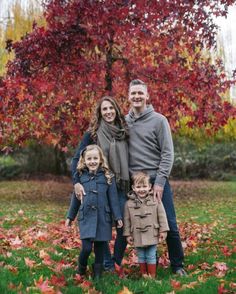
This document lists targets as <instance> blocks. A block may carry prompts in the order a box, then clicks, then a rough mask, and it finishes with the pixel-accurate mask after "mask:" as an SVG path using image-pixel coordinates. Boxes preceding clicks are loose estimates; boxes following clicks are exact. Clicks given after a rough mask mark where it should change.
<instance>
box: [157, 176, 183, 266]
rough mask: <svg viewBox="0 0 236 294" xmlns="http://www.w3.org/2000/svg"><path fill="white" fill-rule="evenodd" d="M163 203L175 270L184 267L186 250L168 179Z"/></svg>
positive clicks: (170, 253)
mask: <svg viewBox="0 0 236 294" xmlns="http://www.w3.org/2000/svg"><path fill="white" fill-rule="evenodd" d="M154 180H155V178H154V177H151V183H152V184H154ZM162 203H163V206H164V208H165V211H166V216H167V220H168V224H169V228H170V230H169V232H168V233H167V238H166V242H167V246H168V253H169V259H170V264H171V268H172V271H173V272H176V271H177V270H178V269H180V268H183V261H184V252H183V247H182V244H181V240H180V235H179V229H178V226H177V221H176V214H175V207H174V202H173V193H172V191H171V187H170V184H169V181H168V180H166V184H165V186H164V191H163V196H162Z"/></svg>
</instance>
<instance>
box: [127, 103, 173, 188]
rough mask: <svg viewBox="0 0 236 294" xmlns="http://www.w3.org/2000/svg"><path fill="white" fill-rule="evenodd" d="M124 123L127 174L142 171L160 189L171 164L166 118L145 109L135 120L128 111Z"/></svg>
mask: <svg viewBox="0 0 236 294" xmlns="http://www.w3.org/2000/svg"><path fill="white" fill-rule="evenodd" d="M126 121H127V124H128V126H129V169H130V172H131V174H133V173H134V172H137V171H145V172H147V173H148V174H149V175H151V176H155V177H156V179H155V184H158V185H160V186H164V185H165V182H166V179H167V178H168V177H169V175H170V172H171V169H172V166H173V161H174V148H173V141H172V136H171V130H170V126H169V123H168V121H167V119H166V117H165V116H163V115H161V114H160V113H157V112H155V111H154V109H153V106H152V105H148V106H147V108H146V109H145V110H144V111H143V112H142V113H141V114H140V115H139V116H138V117H135V116H134V113H133V112H132V111H130V112H129V114H128V115H127V116H126Z"/></svg>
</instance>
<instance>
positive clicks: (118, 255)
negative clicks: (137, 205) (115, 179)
mask: <svg viewBox="0 0 236 294" xmlns="http://www.w3.org/2000/svg"><path fill="white" fill-rule="evenodd" d="M118 197H119V202H120V209H121V215H122V218H123V216H124V207H125V202H126V201H127V197H126V195H125V192H124V191H122V190H119V189H118ZM126 246H127V241H126V237H124V236H123V228H116V239H115V244H114V253H113V256H112V255H111V251H110V248H109V242H106V243H105V246H104V262H103V264H104V269H105V270H113V269H114V263H116V264H118V265H121V262H122V259H123V257H124V254H125V249H126Z"/></svg>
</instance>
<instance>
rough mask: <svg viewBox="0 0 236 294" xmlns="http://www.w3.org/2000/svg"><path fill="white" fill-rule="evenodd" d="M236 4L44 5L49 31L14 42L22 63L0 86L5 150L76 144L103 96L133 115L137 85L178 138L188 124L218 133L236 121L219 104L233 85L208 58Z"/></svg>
mask: <svg viewBox="0 0 236 294" xmlns="http://www.w3.org/2000/svg"><path fill="white" fill-rule="evenodd" d="M235 2H236V1H233V0H217V1H210V0H201V1H185V0H175V1H164V0H160V1H156V0H136V1H131V0H50V1H49V0H48V1H46V2H45V3H44V5H45V17H46V21H47V26H46V27H45V28H44V27H38V26H37V25H36V24H35V25H34V30H33V32H32V33H30V34H27V35H26V36H24V37H23V38H22V40H21V41H20V42H16V43H14V44H12V43H11V42H8V49H9V50H14V52H15V59H14V60H13V61H12V62H10V63H9V64H8V71H7V75H6V77H4V79H2V81H1V84H0V97H1V100H0V109H1V111H0V116H1V137H2V143H4V144H9V143H15V144H22V143H24V142H26V141H27V140H28V139H32V138H33V139H37V140H39V141H42V142H46V143H48V144H53V145H57V146H59V147H60V148H62V149H63V148H64V147H65V146H66V145H67V144H72V145H74V144H76V143H77V141H78V136H80V135H81V133H83V132H84V130H85V128H86V127H87V125H88V122H89V120H90V115H91V109H92V108H93V105H94V103H95V101H96V100H97V99H99V98H100V97H101V96H102V95H104V94H110V95H114V96H115V97H117V99H118V100H119V101H120V102H123V107H124V110H125V111H126V110H127V103H126V100H127V99H126V97H127V90H128V83H129V81H130V80H131V79H133V78H140V79H143V80H144V81H145V82H147V84H148V85H149V90H150V96H151V102H152V104H153V105H154V107H155V108H156V110H157V111H160V112H162V113H164V114H165V115H166V116H167V117H168V119H169V121H170V124H171V127H172V128H173V129H175V128H176V125H177V122H178V120H179V118H180V117H181V116H183V115H188V116H189V117H191V121H190V122H189V124H190V125H198V126H207V127H208V128H210V129H212V130H216V129H218V128H219V127H220V126H221V125H223V124H225V123H226V121H227V119H228V117H229V116H231V115H234V114H235V109H234V108H233V106H231V105H230V104H229V103H228V102H225V101H223V100H222V95H223V94H224V93H226V91H227V90H228V89H229V87H230V85H231V84H232V83H233V81H231V80H227V79H226V76H225V74H224V68H223V64H222V62H221V61H220V60H218V61H217V63H216V64H215V65H214V64H212V63H211V61H210V59H207V58H206V57H204V56H203V55H202V54H201V52H202V49H203V48H207V49H209V48H211V47H212V46H214V44H215V37H216V32H217V30H216V29H217V27H216V25H215V24H214V22H213V16H226V15H227V9H228V6H229V5H232V4H233V3H235Z"/></svg>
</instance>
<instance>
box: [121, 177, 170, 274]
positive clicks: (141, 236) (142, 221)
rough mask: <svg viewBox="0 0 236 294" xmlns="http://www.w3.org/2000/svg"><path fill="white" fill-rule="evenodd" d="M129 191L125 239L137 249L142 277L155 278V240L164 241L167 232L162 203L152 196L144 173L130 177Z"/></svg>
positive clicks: (126, 205) (126, 207) (150, 187)
mask: <svg viewBox="0 0 236 294" xmlns="http://www.w3.org/2000/svg"><path fill="white" fill-rule="evenodd" d="M132 179H133V185H132V191H131V192H130V193H129V194H128V198H129V200H128V201H127V202H126V204H125V212H124V234H123V235H124V236H126V238H127V242H128V243H129V244H134V246H135V247H136V249H137V255H138V262H139V266H140V271H141V274H142V276H145V275H146V274H148V275H150V276H151V277H152V278H155V276H156V250H157V244H158V241H163V240H165V239H166V236H167V231H168V230H169V226H168V222H167V218H166V213H165V209H164V207H163V204H162V202H159V201H157V200H156V199H154V197H153V192H152V186H151V184H150V177H149V175H148V174H145V173H143V172H138V173H135V174H134V175H133V177H132Z"/></svg>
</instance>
